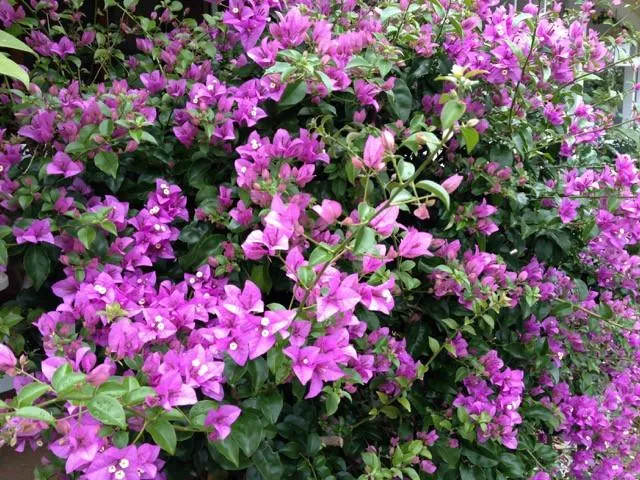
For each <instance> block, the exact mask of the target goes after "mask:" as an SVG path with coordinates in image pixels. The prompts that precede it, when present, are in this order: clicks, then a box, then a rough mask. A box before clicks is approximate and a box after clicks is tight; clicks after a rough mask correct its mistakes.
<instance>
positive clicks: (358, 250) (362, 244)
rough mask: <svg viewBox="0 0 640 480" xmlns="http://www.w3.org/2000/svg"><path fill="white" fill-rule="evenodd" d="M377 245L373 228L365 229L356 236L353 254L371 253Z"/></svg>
mask: <svg viewBox="0 0 640 480" xmlns="http://www.w3.org/2000/svg"><path fill="white" fill-rule="evenodd" d="M375 244H376V232H375V230H373V228H371V227H363V228H361V229H360V230H359V231H358V233H357V234H356V240H355V243H354V245H353V253H355V254H358V255H359V254H363V253H367V252H369V251H371V249H372V248H373V246H374V245H375Z"/></svg>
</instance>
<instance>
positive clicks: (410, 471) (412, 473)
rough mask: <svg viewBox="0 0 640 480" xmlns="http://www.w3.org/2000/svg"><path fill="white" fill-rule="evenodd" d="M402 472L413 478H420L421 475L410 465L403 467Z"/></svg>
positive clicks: (413, 479) (412, 479) (418, 479)
mask: <svg viewBox="0 0 640 480" xmlns="http://www.w3.org/2000/svg"><path fill="white" fill-rule="evenodd" d="M398 450H399V449H398ZM402 473H404V474H405V475H406V476H407V477H409V478H410V479H411V480H420V475H418V472H416V471H415V470H414V469H413V468H409V467H406V468H403V469H402Z"/></svg>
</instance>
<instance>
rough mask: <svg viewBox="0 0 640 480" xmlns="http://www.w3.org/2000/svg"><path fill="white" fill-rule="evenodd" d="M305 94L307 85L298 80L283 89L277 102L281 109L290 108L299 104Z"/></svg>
mask: <svg viewBox="0 0 640 480" xmlns="http://www.w3.org/2000/svg"><path fill="white" fill-rule="evenodd" d="M306 94H307V83H306V82H305V81H303V80H300V81H298V82H295V83H290V84H289V85H287V88H285V89H284V92H283V94H282V97H281V98H280V101H279V102H278V105H280V106H281V107H291V106H293V105H295V104H296V103H300V102H301V101H302V100H303V99H304V97H305V95H306Z"/></svg>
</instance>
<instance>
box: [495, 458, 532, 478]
mask: <svg viewBox="0 0 640 480" xmlns="http://www.w3.org/2000/svg"><path fill="white" fill-rule="evenodd" d="M499 468H500V470H502V471H503V472H504V473H508V474H509V475H511V476H512V477H513V478H525V477H526V467H525V465H524V463H523V462H522V460H520V458H519V457H517V456H516V455H514V454H513V453H507V452H505V453H503V454H501V455H500V467H499Z"/></svg>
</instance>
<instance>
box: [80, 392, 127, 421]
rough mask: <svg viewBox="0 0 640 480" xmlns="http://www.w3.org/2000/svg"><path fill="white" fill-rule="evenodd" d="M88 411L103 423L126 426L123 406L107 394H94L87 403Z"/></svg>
mask: <svg viewBox="0 0 640 480" xmlns="http://www.w3.org/2000/svg"><path fill="white" fill-rule="evenodd" d="M87 407H88V408H89V413H91V415H93V416H94V417H95V418H96V419H97V420H99V421H100V422H102V423H104V424H105V425H113V426H115V427H120V428H126V427H127V419H126V416H125V414H124V408H122V405H120V403H119V402H118V400H116V399H115V398H113V397H111V396H109V395H104V394H100V395H96V396H95V397H94V398H93V399H92V400H91V401H90V402H89V405H87Z"/></svg>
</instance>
